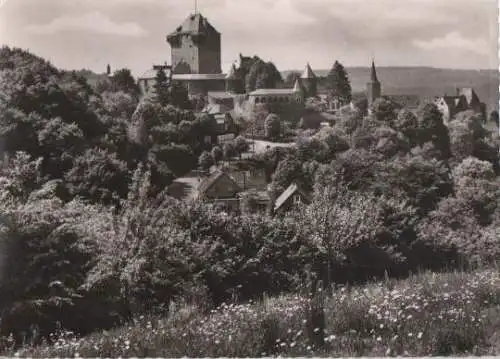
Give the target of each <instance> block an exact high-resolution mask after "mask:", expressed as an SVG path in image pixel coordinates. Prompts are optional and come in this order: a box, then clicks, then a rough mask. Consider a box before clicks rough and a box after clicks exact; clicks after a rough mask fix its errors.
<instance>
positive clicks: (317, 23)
mask: <svg viewBox="0 0 500 359" xmlns="http://www.w3.org/2000/svg"><path fill="white" fill-rule="evenodd" d="M198 9H199V11H200V12H201V13H202V14H203V15H204V16H206V17H207V18H208V20H209V22H210V23H211V24H212V25H213V26H214V27H215V28H216V29H217V30H218V31H219V32H221V33H222V62H223V70H227V69H228V67H229V66H230V64H231V63H232V62H233V61H235V60H236V59H237V57H238V54H239V53H240V52H241V53H243V54H244V55H254V54H257V55H259V56H260V57H261V58H263V59H265V60H272V61H273V62H274V63H275V64H276V65H277V67H278V69H280V70H287V69H294V68H295V69H302V68H303V67H304V66H305V64H306V62H310V63H311V66H312V67H313V68H314V69H326V68H330V67H331V66H332V64H333V62H334V61H335V60H339V61H340V62H342V63H343V64H344V65H346V66H367V65H369V64H370V61H371V58H372V57H375V61H376V63H377V65H379V66H413V65H425V66H434V67H447V68H473V69H475V68H498V64H497V62H498V49H497V44H498V35H497V34H498V22H497V13H498V5H497V1H496V0H198ZM193 10H194V0H0V44H7V45H10V46H17V47H21V48H24V49H29V50H31V51H32V52H34V53H36V54H37V55H40V56H43V57H45V58H48V59H50V60H51V61H52V62H53V63H54V64H55V65H57V66H59V67H62V68H68V69H80V68H89V69H92V70H94V71H98V72H103V71H105V67H106V64H107V63H110V64H111V66H112V68H122V67H128V68H130V69H131V70H132V71H133V72H134V74H135V75H138V74H141V73H142V72H144V71H145V70H147V69H148V68H150V67H151V65H152V64H153V63H163V62H165V61H168V62H170V47H169V45H168V44H167V43H166V41H165V36H166V34H167V33H170V32H172V31H173V30H174V29H175V28H176V27H177V26H178V25H180V24H181V23H182V21H183V20H184V19H185V18H186V17H187V16H188V15H189V14H190V13H191V12H193Z"/></svg>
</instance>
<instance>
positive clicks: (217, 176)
mask: <svg viewBox="0 0 500 359" xmlns="http://www.w3.org/2000/svg"><path fill="white" fill-rule="evenodd" d="M223 177H226V178H228V179H229V180H230V181H232V182H233V183H234V185H235V186H236V187H237V188H239V186H238V184H237V183H236V181H235V180H234V179H233V178H232V177H231V176H230V175H229V174H228V173H226V172H224V171H221V170H216V171H215V172H213V173H212V174H211V175H210V176H208V177H207V178H205V179H204V180H203V181H202V182H201V183H200V185H199V186H198V194H199V195H200V196H203V195H204V194H205V193H206V192H207V191H208V190H209V189H210V188H212V186H213V185H214V184H216V183H217V181H220V180H221V179H222V178H223Z"/></svg>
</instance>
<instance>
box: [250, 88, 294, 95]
mask: <svg viewBox="0 0 500 359" xmlns="http://www.w3.org/2000/svg"><path fill="white" fill-rule="evenodd" d="M294 93H296V90H295V89H257V90H255V91H253V92H250V93H249V95H250V96H265V95H292V94H294Z"/></svg>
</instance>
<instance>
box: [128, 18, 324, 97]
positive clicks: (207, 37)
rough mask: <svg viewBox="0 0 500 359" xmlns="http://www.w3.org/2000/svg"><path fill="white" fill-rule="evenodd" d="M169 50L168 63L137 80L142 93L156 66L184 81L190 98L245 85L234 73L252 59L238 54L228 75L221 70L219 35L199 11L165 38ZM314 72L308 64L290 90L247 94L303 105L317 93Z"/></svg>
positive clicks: (149, 87) (150, 85)
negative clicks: (170, 52) (236, 63)
mask: <svg viewBox="0 0 500 359" xmlns="http://www.w3.org/2000/svg"><path fill="white" fill-rule="evenodd" d="M166 40H167V42H168V44H169V45H170V47H171V49H172V55H171V60H170V63H171V65H169V66H164V65H159V66H158V65H156V66H153V68H152V69H150V70H148V71H146V72H145V73H144V74H143V75H142V76H140V77H139V79H138V84H139V87H140V89H141V92H142V93H143V94H147V93H149V92H150V91H151V90H152V89H153V87H154V83H155V77H156V72H157V70H158V69H159V68H163V69H165V70H166V71H168V77H169V78H170V79H171V81H176V82H180V83H182V84H184V85H185V86H186V88H187V90H188V94H189V96H190V97H196V96H202V97H207V96H208V97H210V95H212V96H215V97H221V96H223V97H224V95H223V94H222V93H225V96H226V97H230V96H231V95H230V94H236V92H237V91H236V89H238V88H242V87H243V88H244V86H242V84H241V83H239V82H241V81H243V80H242V79H241V78H238V76H236V73H237V71H238V69H239V68H241V67H242V66H246V63H248V61H251V58H248V57H243V56H242V55H240V61H239V66H238V68H236V66H235V65H234V64H233V66H232V67H231V69H230V71H229V73H228V74H224V73H222V69H221V34H220V33H219V32H218V31H217V30H216V29H215V28H214V27H213V26H212V25H211V24H210V23H209V22H208V20H207V19H206V18H205V17H204V16H203V15H201V14H200V13H194V14H191V15H189V16H188V18H186V19H185V20H184V22H183V23H182V24H181V25H180V26H178V27H177V28H176V29H175V31H173V32H172V33H170V34H168V35H167V37H166ZM316 81H317V79H316V75H315V74H314V72H313V71H312V69H311V67H310V66H309V64H308V65H307V66H306V69H305V71H304V73H303V75H302V76H301V78H300V80H299V79H297V81H296V83H295V85H294V87H293V88H291V89H257V90H255V91H253V92H250V93H248V96H249V102H250V103H251V104H258V103H290V104H291V103H295V104H299V105H301V104H302V105H303V103H304V98H305V97H306V96H315V95H316V88H317V84H316Z"/></svg>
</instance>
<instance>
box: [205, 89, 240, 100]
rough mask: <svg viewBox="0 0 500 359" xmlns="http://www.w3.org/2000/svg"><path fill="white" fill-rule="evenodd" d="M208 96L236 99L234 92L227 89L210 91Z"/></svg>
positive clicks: (220, 98)
mask: <svg viewBox="0 0 500 359" xmlns="http://www.w3.org/2000/svg"><path fill="white" fill-rule="evenodd" d="M207 96H208V97H212V98H215V99H219V100H224V99H234V94H232V93H231V92H227V91H208V92H207Z"/></svg>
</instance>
